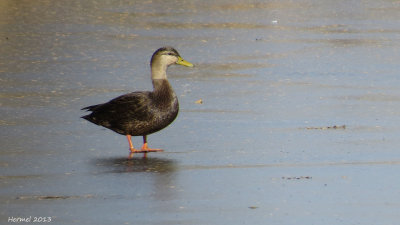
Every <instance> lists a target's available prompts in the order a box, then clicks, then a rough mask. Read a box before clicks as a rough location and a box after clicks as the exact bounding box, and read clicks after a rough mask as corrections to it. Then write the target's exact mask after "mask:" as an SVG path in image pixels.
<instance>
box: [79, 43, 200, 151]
mask: <svg viewBox="0 0 400 225" xmlns="http://www.w3.org/2000/svg"><path fill="white" fill-rule="evenodd" d="M172 64H179V65H183V66H188V67H193V64H191V63H190V62H188V61H185V60H184V59H183V58H182V57H181V56H180V55H179V53H178V52H177V51H176V50H175V49H174V48H172V47H163V48H160V49H158V50H157V51H155V52H154V54H153V56H152V57H151V62H150V66H151V80H152V81H153V91H136V92H132V93H129V94H125V95H121V96H119V97H117V98H114V99H112V100H111V101H109V102H107V103H103V104H98V105H92V106H88V107H85V108H83V109H82V110H87V111H91V113H90V114H89V115H86V116H82V118H83V119H86V120H88V121H90V122H92V123H94V124H97V125H99V126H103V127H106V128H108V129H110V130H113V131H115V132H117V133H118V134H122V135H125V136H126V137H127V139H128V142H129V149H130V152H131V155H130V156H132V155H133V153H138V152H142V153H145V156H146V153H147V152H152V151H162V150H161V149H151V148H149V147H148V145H147V138H146V137H147V135H149V134H152V133H154V132H157V131H159V130H161V129H163V128H165V127H166V126H168V125H169V124H170V123H172V121H174V119H175V118H176V116H177V115H178V111H179V104H178V98H177V97H176V95H175V92H174V90H173V89H172V87H171V85H170V84H169V82H168V80H167V68H168V66H170V65H172ZM132 136H143V145H142V148H141V149H135V148H134V147H133V144H132V140H131V137H132Z"/></svg>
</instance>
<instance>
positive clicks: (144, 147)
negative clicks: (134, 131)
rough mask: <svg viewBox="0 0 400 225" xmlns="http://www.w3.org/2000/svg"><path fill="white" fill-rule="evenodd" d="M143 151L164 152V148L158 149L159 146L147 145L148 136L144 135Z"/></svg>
mask: <svg viewBox="0 0 400 225" xmlns="http://www.w3.org/2000/svg"><path fill="white" fill-rule="evenodd" d="M142 151H146V152H162V151H163V150H162V149H158V148H149V146H148V145H147V136H146V135H145V136H143V145H142Z"/></svg>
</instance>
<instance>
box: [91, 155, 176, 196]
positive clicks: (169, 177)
mask: <svg viewBox="0 0 400 225" xmlns="http://www.w3.org/2000/svg"><path fill="white" fill-rule="evenodd" d="M95 165H96V167H98V169H97V170H98V171H99V170H100V171H102V172H100V173H103V174H110V173H118V174H119V175H122V176H113V178H112V179H113V182H112V183H113V185H112V186H111V187H112V189H113V190H112V192H113V191H115V190H118V189H120V188H123V189H125V188H126V187H127V186H128V187H129V189H128V190H132V192H130V191H128V192H126V190H125V194H128V195H129V193H130V194H132V193H135V195H136V194H137V192H140V193H141V194H144V195H146V194H147V195H148V196H149V197H150V198H154V200H162V201H164V200H170V199H173V198H174V196H175V194H176V190H177V189H176V188H175V187H176V186H177V184H176V171H177V162H176V161H175V160H171V159H163V158H132V159H127V158H106V159H97V160H95ZM121 178H122V179H121ZM149 181H150V182H149ZM140 190H141V191H140ZM143 190H146V191H144V192H143Z"/></svg>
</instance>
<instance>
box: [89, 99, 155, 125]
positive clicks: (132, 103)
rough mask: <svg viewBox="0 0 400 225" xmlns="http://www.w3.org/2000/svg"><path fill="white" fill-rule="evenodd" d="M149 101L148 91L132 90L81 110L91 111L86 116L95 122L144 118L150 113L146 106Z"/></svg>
mask: <svg viewBox="0 0 400 225" xmlns="http://www.w3.org/2000/svg"><path fill="white" fill-rule="evenodd" d="M151 102H152V99H151V94H150V92H132V93H129V94H125V95H121V96H119V97H117V98H114V99H112V100H110V101H109V102H107V103H104V104H98V105H92V106H88V107H85V108H83V109H82V110H87V111H92V113H91V114H90V115H88V116H90V117H91V118H92V120H96V122H97V123H99V122H100V123H101V121H108V122H111V121H124V120H133V119H134V120H144V119H146V118H148V116H149V114H150V113H151V112H149V107H148V106H149V104H151ZM85 119H86V118H85ZM92 122H93V121H92Z"/></svg>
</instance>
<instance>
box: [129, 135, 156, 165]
mask: <svg viewBox="0 0 400 225" xmlns="http://www.w3.org/2000/svg"><path fill="white" fill-rule="evenodd" d="M126 138H127V139H128V142H129V150H130V151H131V152H130V153H129V157H128V158H129V159H131V158H132V157H133V155H134V154H135V153H144V158H146V157H147V153H148V152H162V151H163V150H162V149H154V148H149V147H148V145H147V137H146V136H143V145H142V148H141V149H136V148H134V147H133V144H132V136H131V135H129V134H128V135H126Z"/></svg>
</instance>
